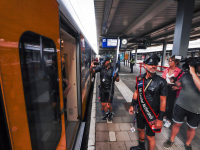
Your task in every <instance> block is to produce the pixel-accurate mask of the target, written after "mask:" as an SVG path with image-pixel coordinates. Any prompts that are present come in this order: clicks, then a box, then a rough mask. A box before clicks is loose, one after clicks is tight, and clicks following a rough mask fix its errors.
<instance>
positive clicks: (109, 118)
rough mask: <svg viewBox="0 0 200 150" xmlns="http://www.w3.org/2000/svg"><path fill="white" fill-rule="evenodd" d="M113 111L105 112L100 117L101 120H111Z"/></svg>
mask: <svg viewBox="0 0 200 150" xmlns="http://www.w3.org/2000/svg"><path fill="white" fill-rule="evenodd" d="M113 116H114V113H113V112H107V113H106V114H105V116H104V117H103V118H102V120H106V119H108V121H111V120H112V119H113Z"/></svg>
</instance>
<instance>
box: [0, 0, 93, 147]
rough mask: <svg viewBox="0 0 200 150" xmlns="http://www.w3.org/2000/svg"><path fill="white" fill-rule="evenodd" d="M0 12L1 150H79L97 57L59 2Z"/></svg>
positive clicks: (7, 4) (37, 0)
mask: <svg viewBox="0 0 200 150" xmlns="http://www.w3.org/2000/svg"><path fill="white" fill-rule="evenodd" d="M0 7H1V9H0V16H1V22H0V89H1V90H0V149H1V150H11V149H12V150H69V149H80V145H81V144H80V143H81V137H80V136H81V135H82V134H83V133H82V132H83V128H84V121H83V120H84V116H85V111H86V108H87V105H86V104H87V100H88V97H89V91H90V89H91V85H92V78H93V76H92V74H91V73H90V71H89V68H90V64H91V60H92V59H94V58H95V56H96V53H95V51H94V50H93V48H92V47H91V45H90V44H89V42H88V40H87V39H86V38H85V35H84V34H83V33H82V31H81V29H80V28H79V27H78V26H77V24H76V23H75V21H73V16H71V15H70V13H69V10H67V9H66V8H65V7H64V6H63V4H62V1H60V0H42V1H41V0H34V1H27V0H21V1H19V0H17V1H15V0H10V1H5V0H2V1H0ZM65 81H66V82H65ZM69 86H70V90H69V91H68V94H67V95H66V96H64V94H63V93H64V91H65V90H66V88H68V87H69Z"/></svg>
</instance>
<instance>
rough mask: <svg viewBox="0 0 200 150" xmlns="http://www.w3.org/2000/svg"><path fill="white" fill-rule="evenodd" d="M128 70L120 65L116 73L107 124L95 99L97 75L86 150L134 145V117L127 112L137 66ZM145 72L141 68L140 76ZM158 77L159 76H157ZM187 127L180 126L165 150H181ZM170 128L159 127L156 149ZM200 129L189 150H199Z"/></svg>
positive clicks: (124, 149) (122, 148)
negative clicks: (173, 140)
mask: <svg viewBox="0 0 200 150" xmlns="http://www.w3.org/2000/svg"><path fill="white" fill-rule="evenodd" d="M129 72H130V68H129V67H128V66H124V63H121V70H120V72H119V77H120V81H119V82H116V83H115V93H114V99H113V111H114V118H113V120H112V121H111V122H108V121H106V120H102V117H103V113H102V108H101V103H100V101H99V99H98V97H99V89H98V85H99V84H100V76H99V74H97V76H96V80H95V81H94V82H95V86H94V87H95V89H94V91H93V102H92V103H93V104H92V111H91V112H92V115H91V122H90V135H89V141H88V150H94V149H95V150H130V147H132V146H136V145H137V144H138V130H137V125H135V126H134V127H135V129H136V130H135V131H134V132H132V131H131V127H133V120H134V116H133V115H130V114H129V112H128V109H129V107H130V103H131V100H132V96H133V92H134V91H135V84H136V80H135V78H136V76H137V75H139V72H140V68H139V65H136V66H134V69H133V73H132V74H131V73H129ZM144 72H145V70H144V69H142V73H144ZM157 74H158V75H162V73H157ZM186 129H187V125H186V123H184V124H183V125H182V126H181V128H180V131H179V133H178V135H177V137H176V138H175V144H174V145H173V146H172V148H170V149H169V150H185V147H184V143H185V141H186ZM170 133H171V129H170V128H169V129H168V128H165V127H163V128H162V132H161V133H159V134H156V136H155V139H156V150H164V147H163V143H164V142H165V141H166V140H167V139H168V138H169V136H170ZM199 141H200V126H199V127H198V129H196V135H195V137H194V139H193V141H192V143H191V144H192V148H193V150H200V143H199ZM145 144H146V149H148V140H147V138H146V142H145Z"/></svg>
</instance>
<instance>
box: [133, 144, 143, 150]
mask: <svg viewBox="0 0 200 150" xmlns="http://www.w3.org/2000/svg"><path fill="white" fill-rule="evenodd" d="M130 150H145V146H144V147H140V146H139V145H138V146H132V147H131V148H130Z"/></svg>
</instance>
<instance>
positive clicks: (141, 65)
mask: <svg viewBox="0 0 200 150" xmlns="http://www.w3.org/2000/svg"><path fill="white" fill-rule="evenodd" d="M137 64H139V65H140V66H139V67H140V75H141V70H142V67H143V68H144V63H141V62H140V63H137ZM158 67H160V68H163V69H166V68H168V67H165V66H158ZM156 71H158V72H163V71H162V70H156Z"/></svg>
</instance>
